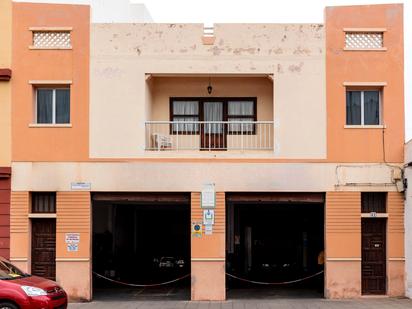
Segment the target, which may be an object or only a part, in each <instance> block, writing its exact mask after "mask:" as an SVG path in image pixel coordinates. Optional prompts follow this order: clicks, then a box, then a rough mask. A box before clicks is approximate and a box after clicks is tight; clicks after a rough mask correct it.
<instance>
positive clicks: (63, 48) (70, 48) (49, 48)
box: [29, 45, 73, 50]
mask: <svg viewBox="0 0 412 309" xmlns="http://www.w3.org/2000/svg"><path fill="white" fill-rule="evenodd" d="M29 49H32V50H72V49H73V47H36V46H32V45H30V46H29Z"/></svg>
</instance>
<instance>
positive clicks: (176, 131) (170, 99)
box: [169, 97, 201, 135]
mask: <svg viewBox="0 0 412 309" xmlns="http://www.w3.org/2000/svg"><path fill="white" fill-rule="evenodd" d="M187 101H196V102H197V114H187V115H180V114H174V112H173V111H174V108H173V107H174V106H173V104H174V102H187ZM200 106H201V104H200V101H199V100H198V98H190V97H188V98H169V114H170V116H169V118H170V121H171V123H170V128H169V131H170V134H171V135H177V134H178V133H179V135H199V134H200V128H199V127H198V128H197V130H194V131H193V132H180V131H178V130H174V129H173V128H174V126H173V121H174V120H173V119H174V117H192V118H193V117H197V118H198V121H201V120H200Z"/></svg>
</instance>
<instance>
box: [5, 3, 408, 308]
mask: <svg viewBox="0 0 412 309" xmlns="http://www.w3.org/2000/svg"><path fill="white" fill-rule="evenodd" d="M89 15H90V10H89V7H88V6H82V5H54V4H53V5H52V4H31V3H13V60H12V67H13V74H14V75H13V83H12V91H11V96H12V97H13V108H12V111H11V119H12V126H11V127H12V138H13V145H12V157H11V161H12V169H13V177H12V195H11V260H12V261H13V262H14V263H16V264H17V265H19V266H20V267H22V268H23V269H26V270H28V271H30V269H31V251H30V250H31V247H30V244H31V237H32V235H31V227H30V222H31V221H30V220H31V219H32V217H33V214H32V213H31V211H32V210H31V203H32V202H31V196H32V193H33V192H56V213H55V214H53V216H52V217H53V218H56V280H57V282H59V283H60V284H61V285H62V286H63V287H64V288H65V289H66V291H67V292H68V294H69V296H70V299H71V300H72V301H87V300H91V299H92V296H93V295H92V291H93V287H92V282H93V280H92V268H93V265H92V248H93V240H92V234H93V231H92V221H93V216H92V209H93V201H92V195H93V193H99V192H116V193H131V192H134V193H136V192H138V193H143V192H146V193H147V192H162V193H165V192H166V193H168V192H169V193H170V192H186V193H190V205H191V208H190V209H191V215H190V216H191V218H190V219H191V222H198V221H201V220H202V209H201V206H200V205H201V193H200V192H201V191H202V189H203V187H204V185H205V184H206V183H213V184H214V185H215V191H216V209H215V211H216V217H215V225H214V231H213V235H205V236H204V237H201V238H191V243H190V249H191V261H190V263H191V299H192V300H224V299H226V286H227V282H226V228H227V220H226V205H227V201H226V196H227V193H228V192H229V193H230V192H232V193H233V192H238V193H239V192H249V193H250V192H265V193H268V194H270V193H272V194H273V193H279V192H289V193H291V194H293V193H297V192H301V193H302V192H305V193H314V192H315V193H324V196H325V203H324V206H323V207H324V213H325V228H324V235H325V254H326V265H325V297H327V298H354V297H361V296H362V290H361V286H362V282H361V281H362V276H361V261H362V253H361V251H362V250H361V220H362V216H365V215H367V214H362V213H361V193H362V192H387V200H386V205H387V209H386V212H385V214H384V216H385V218H387V232H386V233H387V258H386V264H387V267H386V268H387V281H386V282H387V289H386V295H388V296H403V295H405V283H404V264H405V253H404V251H405V250H404V249H405V246H404V242H403V240H404V227H403V224H404V223H403V221H404V219H403V193H401V192H398V191H399V190H398V188H399V182H400V181H401V179H399V177H397V173H398V172H399V170H400V169H401V168H402V166H403V139H404V135H403V134H404V133H403V132H404V123H403V119H404V117H403V116H404V108H403V104H404V102H403V29H402V24H403V20H402V16H403V8H402V6H401V5H376V6H353V7H333V8H327V9H326V12H325V23H324V24H216V25H215V26H214V36H213V37H212V38H210V37H208V38H206V39H205V37H203V25H201V24H154V23H153V24H116V23H112V24H90V18H89ZM0 22H1V20H0ZM34 27H37V28H39V27H42V28H43V29H47V28H49V29H50V28H53V27H54V28H59V27H60V28H64V29H68V28H70V33H71V39H72V48H70V49H63V50H62V49H47V50H40V49H33V48H29V46H30V45H31V41H32V30H30V29H33V28H34ZM345 28H351V29H354V28H356V29H358V30H359V29H362V28H365V29H370V28H379V29H382V28H385V31H384V44H385V47H386V49H385V50H380V51H349V50H345V49H344V44H345V32H344V29H345ZM0 31H2V29H0ZM0 33H1V32H0ZM0 52H1V50H0ZM0 55H1V54H0ZM209 82H210V83H211V84H212V85H213V95H209V94H208V93H207V88H206V86H207V85H208V83H209ZM42 83H43V84H47V85H56V84H62V83H66V84H68V85H70V93H71V106H70V119H71V121H70V123H69V124H66V125H38V124H36V123H34V106H35V104H34V103H35V97H34V87H36V85H38V84H42ZM348 83H349V84H350V85H351V86H349V87H355V88H356V87H360V86H359V85H361V86H362V85H363V86H364V87H376V85H377V84H379V85H381V86H379V87H383V90H382V93H383V118H382V119H383V121H382V125H378V126H375V127H356V128H355V127H351V128H348V127H347V126H345V115H346V114H345V113H346V111H345V89H346V87H347V86H345V85H348ZM354 85H355V86H354ZM365 85H366V86H365ZM371 85H372V86H371ZM373 85H375V86H373ZM1 86H2V84H1V83H0V87H1ZM0 95H1V93H0ZM171 97H210V98H213V97H255V98H256V101H257V104H256V105H257V113H256V118H257V121H268V122H273V123H272V124H273V126H272V130H271V132H270V135H269V136H270V138H271V141H272V142H273V143H272V144H271V147H270V149H265V150H264V151H261V150H259V149H257V150H256V149H254V150H241V151H199V150H190V151H174V150H173V151H172V150H170V151H149V150H147V149H146V148H145V142H146V138H147V136H146V131H145V129H146V127H145V125H146V122H149V121H166V122H167V121H169V120H170V98H171ZM250 135H252V134H250ZM256 135H257V134H256ZM183 138H187V139H189V138H188V137H187V136H186V137H183ZM230 138H233V137H230V136H229V137H228V139H230ZM383 142H384V143H385V144H384V146H385V147H383ZM382 149H384V151H385V153H383V151H382ZM0 156H1V154H0ZM0 158H1V157H0ZM79 183H81V184H83V185H84V184H86V186H85V187H81V188H80V189H79V188H76V186H73V184H79ZM397 185H398V186H397ZM191 222H188V223H187V228H188V229H189V228H190V226H191ZM67 233H79V235H80V236H79V237H80V239H81V242H80V244H79V247H78V251H75V252H71V251H70V252H69V251H68V250H66V249H67V248H66V243H65V235H66V234H67ZM80 277H81V278H82V279H81V280H79V279H78V278H80Z"/></svg>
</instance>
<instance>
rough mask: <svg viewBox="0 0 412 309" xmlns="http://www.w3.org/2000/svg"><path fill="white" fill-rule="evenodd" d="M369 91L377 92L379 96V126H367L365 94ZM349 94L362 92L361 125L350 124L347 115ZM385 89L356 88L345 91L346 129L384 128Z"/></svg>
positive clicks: (347, 88) (348, 88)
mask: <svg viewBox="0 0 412 309" xmlns="http://www.w3.org/2000/svg"><path fill="white" fill-rule="evenodd" d="M367 91H377V92H378V96H379V104H378V105H379V123H378V124H365V92H367ZM348 92H360V93H361V123H360V124H348V119H347V117H348V115H347V111H346V109H347V106H348V101H347V94H348ZM382 100H383V88H377V87H362V88H355V87H346V90H345V127H348V128H351V127H364V128H368V127H376V126H379V127H380V126H383V102H382Z"/></svg>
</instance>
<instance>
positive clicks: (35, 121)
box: [34, 85, 72, 126]
mask: <svg viewBox="0 0 412 309" xmlns="http://www.w3.org/2000/svg"><path fill="white" fill-rule="evenodd" d="M62 89H65V90H69V122H59V123H57V122H56V90H62ZM38 90H52V91H53V101H52V122H50V123H49V122H46V123H44V122H38V115H37V107H38ZM71 103H72V102H71V87H70V85H67V86H65V85H59V86H52V85H36V86H35V87H34V124H35V125H45V126H47V125H49V126H60V125H70V124H71V121H72V119H71V110H72V108H71V107H72V104H71Z"/></svg>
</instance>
